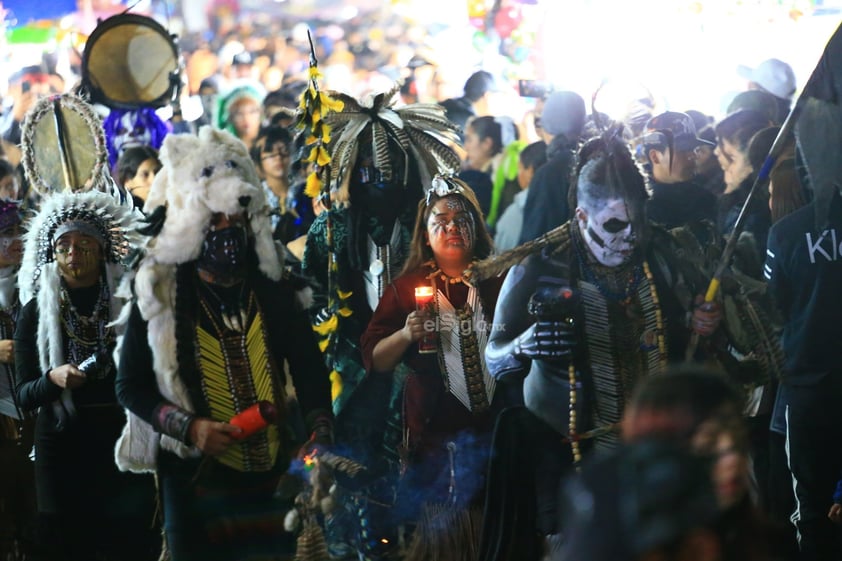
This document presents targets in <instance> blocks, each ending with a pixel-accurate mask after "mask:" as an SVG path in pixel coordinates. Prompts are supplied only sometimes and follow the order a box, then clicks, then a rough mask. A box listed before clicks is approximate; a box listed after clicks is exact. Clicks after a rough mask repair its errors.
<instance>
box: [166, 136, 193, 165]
mask: <svg viewBox="0 0 842 561" xmlns="http://www.w3.org/2000/svg"><path fill="white" fill-rule="evenodd" d="M198 148H199V139H198V138H196V137H195V136H193V135H192V134H170V135H167V137H166V138H165V139H164V144H163V146H161V154H160V158H161V163H162V164H164V166H165V167H166V166H167V165H170V166H172V167H173V169H178V166H179V165H180V164H181V163H182V162H183V161H184V159H185V158H186V157H189V156H190V155H191V154H194V153H195V152H196V150H198Z"/></svg>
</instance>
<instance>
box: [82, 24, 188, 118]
mask: <svg viewBox="0 0 842 561" xmlns="http://www.w3.org/2000/svg"><path fill="white" fill-rule="evenodd" d="M179 71H180V69H179V59H178V47H177V45H176V43H175V40H174V38H173V36H172V35H170V34H169V33H168V32H167V30H166V29H164V28H163V27H162V26H161V25H160V24H159V23H158V22H157V21H155V20H154V19H152V18H149V17H146V16H141V15H137V14H120V15H117V16H113V17H110V18H108V19H106V20H104V21H102V22H100V24H99V25H97V27H96V29H94V31H93V33H91V36H90V37H89V38H88V42H87V44H86V45H85V54H84V56H83V58H82V84H83V86H84V87H85V89H86V90H87V91H88V93H89V94H90V98H91V101H93V102H96V103H102V104H103V105H107V106H108V107H112V108H113V107H119V108H121V109H135V108H137V107H162V106H164V105H166V104H167V103H168V102H169V101H170V99H171V97H172V95H173V90H174V88H175V85H176V84H177V83H178V80H179V79H180V77H179Z"/></svg>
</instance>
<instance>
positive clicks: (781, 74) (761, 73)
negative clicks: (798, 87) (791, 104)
mask: <svg viewBox="0 0 842 561" xmlns="http://www.w3.org/2000/svg"><path fill="white" fill-rule="evenodd" d="M737 74H739V75H740V76H741V77H742V78H745V79H746V80H749V81H751V82H754V83H755V84H757V85H759V86H760V87H761V88H763V89H764V90H766V91H767V92H769V93H771V94H772V95H774V96H775V97H780V98H783V99H790V98H792V96H793V94H795V73H794V72H793V71H792V67H791V66H790V65H788V64H787V63H785V62H784V61H782V60H778V59H776V58H770V59H768V60H764V61H763V62H761V63H760V64H758V65H757V66H756V67H754V68H751V67H749V66H744V65H742V64H741V65H740V66H738V67H737Z"/></svg>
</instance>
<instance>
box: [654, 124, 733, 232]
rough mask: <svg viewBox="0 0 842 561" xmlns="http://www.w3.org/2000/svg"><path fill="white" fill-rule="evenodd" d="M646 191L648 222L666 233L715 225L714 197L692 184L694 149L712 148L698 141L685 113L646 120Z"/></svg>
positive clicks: (693, 125) (707, 143)
mask: <svg viewBox="0 0 842 561" xmlns="http://www.w3.org/2000/svg"><path fill="white" fill-rule="evenodd" d="M642 145H643V149H644V151H645V153H646V159H647V166H646V168H647V171H648V172H649V178H648V179H649V181H648V188H649V191H650V193H651V195H650V198H649V200H648V201H647V203H646V213H647V216H648V218H649V219H650V220H651V221H653V222H655V223H658V224H660V225H662V226H663V227H665V228H667V229H671V228H677V227H681V226H688V225H697V224H698V223H700V222H701V221H709V222H711V223H715V221H716V197H715V196H714V195H713V194H712V193H710V192H709V191H707V190H706V189H704V188H703V187H700V186H699V185H697V184H696V183H694V182H693V177H694V176H695V175H696V148H698V147H699V146H710V147H713V146H714V143H712V142H710V141H707V140H704V139H702V138H699V137H698V135H697V134H696V126H695V124H694V123H693V119H692V118H691V117H690V116H689V115H687V114H686V113H679V112H677V111H667V112H664V113H661V114H660V115H656V116H654V117H652V118H651V119H649V122H647V123H646V126H645V127H644V130H643V138H642Z"/></svg>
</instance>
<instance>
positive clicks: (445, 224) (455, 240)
mask: <svg viewBox="0 0 842 561" xmlns="http://www.w3.org/2000/svg"><path fill="white" fill-rule="evenodd" d="M427 235H428V236H429V240H430V245H431V246H432V248H433V253H434V254H435V253H437V250H442V249H444V248H445V247H460V248H461V249H463V250H466V251H473V248H474V242H475V238H476V224H474V215H473V214H471V210H470V208H469V206H468V204H467V203H466V202H465V200H464V199H462V197H456V196H449V197H445V198H443V199H439V200H438V201H436V203H435V204H434V205H433V209H432V211H431V212H430V217H429V218H428V219H427Z"/></svg>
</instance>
